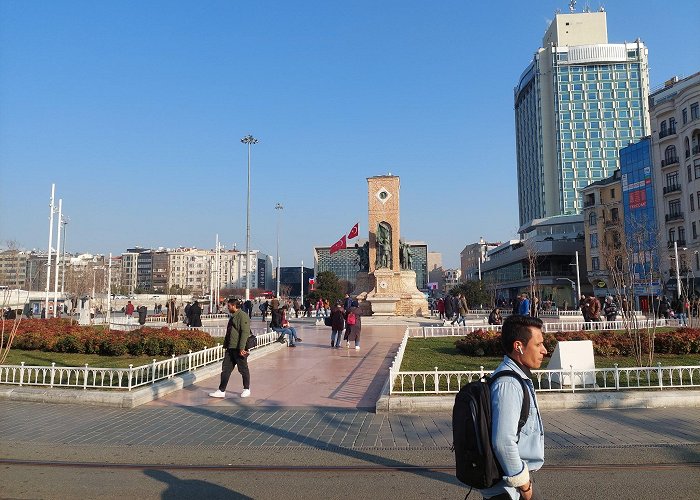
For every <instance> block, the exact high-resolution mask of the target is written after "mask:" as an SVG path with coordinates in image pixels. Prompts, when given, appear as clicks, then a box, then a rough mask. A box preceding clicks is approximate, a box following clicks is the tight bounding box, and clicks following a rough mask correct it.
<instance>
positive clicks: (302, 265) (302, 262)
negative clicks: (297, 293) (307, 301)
mask: <svg viewBox="0 0 700 500" xmlns="http://www.w3.org/2000/svg"><path fill="white" fill-rule="evenodd" d="M300 303H301V305H302V306H303V305H304V261H303V260H302V261H301V301H300Z"/></svg>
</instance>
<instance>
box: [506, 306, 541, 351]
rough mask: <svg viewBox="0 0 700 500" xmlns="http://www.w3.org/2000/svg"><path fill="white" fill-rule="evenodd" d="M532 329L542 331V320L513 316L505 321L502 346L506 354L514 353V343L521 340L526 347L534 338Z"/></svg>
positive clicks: (518, 315)
mask: <svg viewBox="0 0 700 500" xmlns="http://www.w3.org/2000/svg"><path fill="white" fill-rule="evenodd" d="M530 327H535V328H539V329H540V330H541V329H542V320H541V319H540V318H534V317H532V316H521V315H520V314H511V315H510V316H508V317H507V318H506V319H505V320H504V321H503V326H502V327H501V345H502V346H503V350H504V351H505V353H506V354H509V353H511V352H513V343H514V342H515V341H516V340H519V341H520V342H522V343H523V344H524V345H527V343H528V342H529V341H530V339H531V338H532V332H531V331H530Z"/></svg>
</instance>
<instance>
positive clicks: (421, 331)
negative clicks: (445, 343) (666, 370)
mask: <svg viewBox="0 0 700 500" xmlns="http://www.w3.org/2000/svg"><path fill="white" fill-rule="evenodd" d="M626 324H628V325H629V324H631V326H632V327H633V328H654V327H655V326H656V327H657V328H661V327H679V326H684V325H683V324H682V323H681V322H680V321H679V320H677V319H656V320H654V319H649V320H641V319H634V318H633V319H631V320H627V321H591V322H588V323H586V322H584V321H556V322H545V323H544V325H543V330H544V332H580V331H583V330H623V329H625V327H626ZM477 330H487V331H496V332H500V331H501V325H467V326H457V325H454V326H452V325H447V326H418V327H409V328H408V329H407V332H408V336H409V337H464V336H467V335H469V334H470V333H473V332H475V331H477Z"/></svg>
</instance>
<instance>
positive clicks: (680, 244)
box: [667, 239, 685, 248]
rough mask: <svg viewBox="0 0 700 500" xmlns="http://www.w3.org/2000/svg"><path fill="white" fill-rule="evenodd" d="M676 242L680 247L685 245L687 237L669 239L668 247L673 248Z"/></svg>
mask: <svg viewBox="0 0 700 500" xmlns="http://www.w3.org/2000/svg"><path fill="white" fill-rule="evenodd" d="M674 243H676V244H677V245H678V248H682V247H685V239H682V240H675V241H674V240H669V242H668V245H667V246H668V248H673V244H674Z"/></svg>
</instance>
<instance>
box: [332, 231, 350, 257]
mask: <svg viewBox="0 0 700 500" xmlns="http://www.w3.org/2000/svg"><path fill="white" fill-rule="evenodd" d="M344 248H347V244H346V242H345V235H343V237H342V238H340V239H339V240H338V241H336V242H335V243H333V245H332V246H331V252H330V254H331V255H333V254H334V253H335V252H337V251H338V250H343V249H344Z"/></svg>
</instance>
